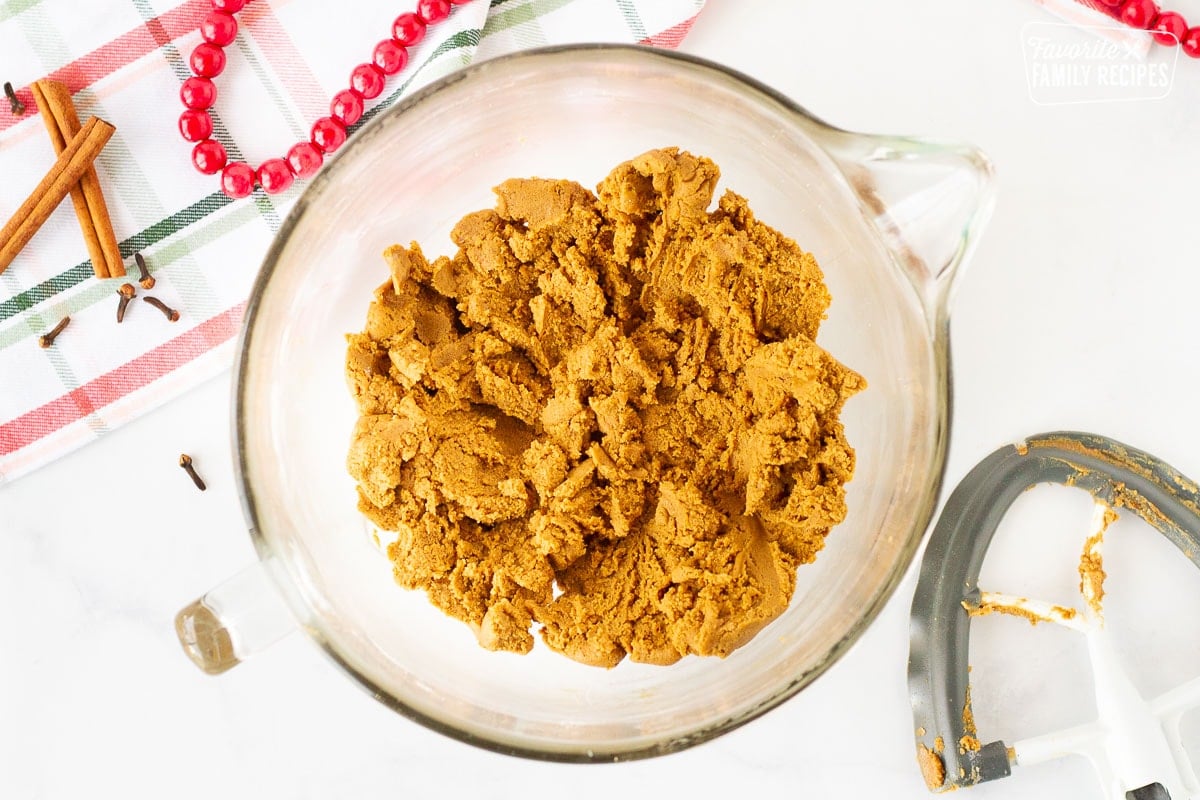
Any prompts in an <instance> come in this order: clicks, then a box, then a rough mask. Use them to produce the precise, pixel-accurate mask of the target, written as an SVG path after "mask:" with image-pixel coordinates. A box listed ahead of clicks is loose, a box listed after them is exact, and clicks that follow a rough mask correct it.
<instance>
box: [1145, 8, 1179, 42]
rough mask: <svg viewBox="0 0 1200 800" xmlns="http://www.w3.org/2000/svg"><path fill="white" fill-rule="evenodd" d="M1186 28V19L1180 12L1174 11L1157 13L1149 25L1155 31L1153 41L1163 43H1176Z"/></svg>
mask: <svg viewBox="0 0 1200 800" xmlns="http://www.w3.org/2000/svg"><path fill="white" fill-rule="evenodd" d="M1187 28H1188V24H1187V20H1185V19H1184V18H1183V15H1182V14H1176V13H1175V12H1174V11H1166V12H1164V13H1162V14H1159V15H1158V17H1157V18H1156V19H1155V20H1154V24H1153V25H1151V26H1150V30H1152V31H1155V34H1154V41H1156V42H1158V43H1159V44H1165V45H1176V44H1179V43H1180V42H1182V41H1183V35H1184V34H1185V33H1187Z"/></svg>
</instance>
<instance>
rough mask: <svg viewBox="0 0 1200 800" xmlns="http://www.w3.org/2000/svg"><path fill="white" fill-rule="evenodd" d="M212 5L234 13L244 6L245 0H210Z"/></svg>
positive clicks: (219, 9) (227, 12) (220, 9)
mask: <svg viewBox="0 0 1200 800" xmlns="http://www.w3.org/2000/svg"><path fill="white" fill-rule="evenodd" d="M212 7H213V8H214V9H216V10H217V11H224V12H225V13H226V14H236V13H237V12H239V11H241V10H242V9H243V8H245V7H246V0H212Z"/></svg>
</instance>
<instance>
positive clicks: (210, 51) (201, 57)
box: [189, 42, 225, 78]
mask: <svg viewBox="0 0 1200 800" xmlns="http://www.w3.org/2000/svg"><path fill="white" fill-rule="evenodd" d="M189 62H190V63H191V65H192V72H194V73H196V74H197V75H199V76H200V77H201V78H215V77H217V76H218V75H220V74H221V73H222V72H223V71H224V70H225V51H224V50H222V49H221V48H219V47H217V46H216V45H215V44H209V43H208V42H205V43H204V44H198V45H196V49H195V50H193V51H192V57H191V58H190V59H189Z"/></svg>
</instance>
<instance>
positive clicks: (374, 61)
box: [179, 0, 1186, 199]
mask: <svg viewBox="0 0 1200 800" xmlns="http://www.w3.org/2000/svg"><path fill="white" fill-rule="evenodd" d="M470 1H471V0H417V8H416V12H415V13H414V12H406V13H404V14H401V15H400V16H398V17H396V19H395V21H394V22H393V23H392V38H390V39H385V40H384V41H382V42H379V43H378V44H376V45H375V49H374V50H373V51H372V54H371V60H370V61H369V62H367V63H364V64H359V65H358V66H357V67H355V68H354V69H353V70H352V71H351V72H350V88H348V89H343V90H342V91H340V92H338V93H337V94H335V95H334V96H333V100H332V101H331V102H330V104H329V116H327V117H321V118H320V119H318V120H317V121H316V122H315V123H313V126H312V131H311V135H310V137H309V140H308V141H307V142H299V143H297V144H295V145H293V146H292V148H291V149H290V150H288V152H287V157H286V158H271V159H268V160H266V161H264V162H263V163H262V165H261V166H259V168H258V169H254V168H253V167H251V166H250V165H249V164H247V163H245V162H242V161H236V162H233V163H229V156H228V154H227V153H226V152H225V147H224V146H223V145H222V144H221V143H220V142H218V141H216V140H215V139H213V138H211V137H212V132H213V123H212V117H211V116H209V113H208V109H210V108H212V106H213V105H214V104H215V103H216V100H217V87H216V86H215V85H214V84H213V82H212V79H213V78H215V77H217V76H218V75H220V74H221V73H222V72H224V71H225V65H226V58H225V51H224V49H223V48H225V47H227V46H228V45H230V44H232V43H233V42H234V40H236V39H237V32H238V23H237V19H236V18H235V16H234V15H235V14H237V13H238V12H239V11H241V10H242V9H243V8H245V6H246V5H247V4H248V3H249V2H250V0H210V2H211V3H212V9H213V10H212V12H211V13H209V14H208V15H207V16H205V18H204V20H203V21H202V22H201V23H200V36H201V38H202V39H204V41H203V43H201V44H199V45H197V46H196V49H195V50H193V51H192V53H191V55H190V56H189V58H188V65H189V66H190V67H191V68H192V73H193V74H194V77H191V78H188V79H187V80H185V81H184V82H183V85H182V86H181V87H180V89H179V99H180V100H181V101H182V102H183V105H184V108H185V110H184V112H183V114H181V115H180V117H179V133H180V135H181V136H183V138H184V139H185V140H186V141H189V142H196V146H195V147H193V148H192V164H193V165H195V167H196V169H197V170H199V171H200V172H202V173H204V174H205V175H216V174H217V173H220V175H221V189H222V191H224V192H225V194H227V195H229V196H230V197H232V198H234V199H238V198H242V197H248V196H249V195H250V194H251V193H252V192H253V191H254V187H255V186H256V185H258V186H261V187H262V188H263V191H265V192H267V193H268V194H277V193H279V192H284V191H287V189H288V187H290V186H291V185H292V183H293V182H294V181H295V180H296V179H297V178H302V179H303V178H311V177H312V176H313V175H315V174H316V173H317V172H318V171H319V170H320V169H321V165H322V163H324V160H325V156H326V155H328V154H330V153H333V152H334V151H335V150H337V149H338V148H339V147H341V146H342V145H343V144H345V142H346V128H348V127H349V126H351V125H353V124H354V123H356V122H358V121H359V120H360V119H362V116H363V112H364V110H365V105H366V104H365V101H366V100H373V99H375V98H376V97H379V96H380V95H381V94H383V90H384V89H385V88H386V86H387V78H388V76H390V75H395V74H396V73H398V72H400V71H401V70H403V69H404V68H405V67H406V66H407V65H408V48H410V47H412V46H414V45H416V44H417V43H419V42H420V41H421V40H422V39H423V38H425V30H426V28H427V27H428V26H429V25H434V24H436V23H438V22H441V21H442V20H444V19H446V18H447V17H449V16H450V12H451V10H452V9H453V7H454V6H456V5H464V4H466V3H468V2H470ZM1133 1H1134V0H1129V2H1133ZM1180 19H1181V20H1182V18H1180ZM1147 25H1149V22H1148V23H1147ZM1184 27H1185V29H1186V23H1185V25H1184Z"/></svg>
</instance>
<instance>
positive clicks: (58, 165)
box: [0, 117, 116, 272]
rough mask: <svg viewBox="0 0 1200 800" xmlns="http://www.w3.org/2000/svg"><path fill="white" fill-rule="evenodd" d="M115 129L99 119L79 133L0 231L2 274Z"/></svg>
mask: <svg viewBox="0 0 1200 800" xmlns="http://www.w3.org/2000/svg"><path fill="white" fill-rule="evenodd" d="M115 132H116V128H114V127H113V126H112V125H109V124H108V123H107V122H105V121H104V120H102V119H100V118H99V117H92V118H91V119H89V120H88V121H87V124H86V125H84V126H83V128H81V129H80V131H79V133H78V134H76V135H75V137H74V138H72V139H71V141H70V142H68V143H67V146H66V148H64V149H63V151H62V152H61V153H59V156H58V160H57V161H55V162H54V166H53V167H51V168H50V171H49V172H47V173H46V177H44V178H42V181H41V183H39V184H38V185H37V188H36V189H34V190H33V193H32V194H31V195H29V197H28V198H27V199H26V200H25V202H24V203H22V204H21V207H20V208H18V209H17V213H16V214H14V215H13V217H12V219H10V220H9V221H8V222H7V223H5V225H4V228H3V229H0V272H3V271H4V270H6V269H7V268H8V265H9V264H11V263H12V261H13V259H14V258H16V257H17V253H19V252H21V250H22V249H24V247H25V245H27V244H29V240H30V239H32V238H33V235H34V234H35V233H37V231H38V229H39V228H41V227H42V223H44V222H45V221H46V220H47V219H49V217H50V215H51V214H52V213H53V212H54V209H55V208H57V207H58V204H59V203H61V202H62V201H63V198H64V197H66V196H67V194H68V193H69V192H70V191H71V187H72V186H74V185H75V184H77V183H79V179H80V178H82V177H83V175H84V173H85V172H87V170H88V168H90V167H91V166H92V162H93V161H95V160H96V156H98V155H100V151H101V150H103V149H104V145H105V144H107V143H108V140H109V139H110V138H112V135H113V133H115Z"/></svg>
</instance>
